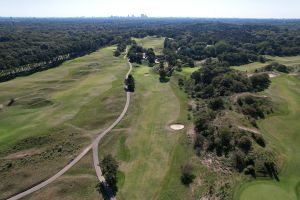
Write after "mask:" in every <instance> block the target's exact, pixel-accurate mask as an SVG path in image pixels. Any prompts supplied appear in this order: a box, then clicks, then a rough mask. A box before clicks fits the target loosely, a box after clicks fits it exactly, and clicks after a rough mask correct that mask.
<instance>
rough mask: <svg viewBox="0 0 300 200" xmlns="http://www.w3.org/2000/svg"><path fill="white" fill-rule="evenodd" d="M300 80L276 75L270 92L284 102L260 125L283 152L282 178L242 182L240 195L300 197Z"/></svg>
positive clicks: (246, 198) (247, 197) (265, 199)
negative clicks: (277, 180) (278, 179)
mask: <svg viewBox="0 0 300 200" xmlns="http://www.w3.org/2000/svg"><path fill="white" fill-rule="evenodd" d="M299 87H300V80H299V78H297V77H294V76H290V75H281V76H279V77H277V78H274V79H272V85H271V87H270V88H269V89H268V90H267V91H266V94H267V95H269V96H271V97H272V99H273V101H274V102H276V103H278V105H280V106H279V107H278V108H277V109H278V110H279V112H277V113H275V114H274V115H272V116H269V117H267V119H265V120H261V121H259V127H260V128H261V131H262V132H263V134H264V135H265V137H266V139H267V140H268V141H269V145H272V146H274V148H275V149H277V150H278V151H279V152H281V153H282V155H283V157H284V160H285V164H284V167H283V169H282V171H281V172H280V174H279V178H280V182H276V181H275V180H270V179H258V180H256V181H252V182H249V183H246V184H244V185H242V186H241V188H240V189H239V190H238V192H237V194H236V199H240V200H250V199H263V200H268V199H270V200H271V199H272V200H274V199H278V200H279V199H280V200H281V199H287V200H289V199H291V200H296V199H299V194H300V193H299V184H300V171H299V168H300V151H299V144H300V135H299V131H300V124H299V118H300V109H299V105H300V90H299Z"/></svg>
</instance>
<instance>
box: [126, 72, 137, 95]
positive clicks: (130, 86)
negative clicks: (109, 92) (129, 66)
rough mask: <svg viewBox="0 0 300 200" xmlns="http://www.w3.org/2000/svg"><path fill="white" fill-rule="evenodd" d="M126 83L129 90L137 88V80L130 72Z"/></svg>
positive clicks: (132, 90)
mask: <svg viewBox="0 0 300 200" xmlns="http://www.w3.org/2000/svg"><path fill="white" fill-rule="evenodd" d="M125 84H126V86H127V91H129V92H134V90H135V81H134V78H133V76H132V75H131V74H129V76H128V78H127V79H126V80H125Z"/></svg>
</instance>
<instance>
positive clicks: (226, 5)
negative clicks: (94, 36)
mask: <svg viewBox="0 0 300 200" xmlns="http://www.w3.org/2000/svg"><path fill="white" fill-rule="evenodd" d="M142 13H143V14H146V15H148V16H150V17H204V18H300V0H0V16H1V17H83V16H85V17H108V16H111V15H113V16H127V15H128V14H130V15H132V14H134V15H136V16H137V15H140V14H142Z"/></svg>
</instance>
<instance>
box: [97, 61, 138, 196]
mask: <svg viewBox="0 0 300 200" xmlns="http://www.w3.org/2000/svg"><path fill="white" fill-rule="evenodd" d="M128 64H129V68H130V69H129V71H128V73H127V74H126V79H127V78H128V76H129V74H130V73H131V71H132V64H131V63H130V62H129V61H128ZM126 99H127V100H126V104H125V107H124V110H123V112H122V113H121V115H120V116H119V117H118V119H117V120H116V121H115V122H114V123H113V124H112V125H111V126H110V127H109V128H108V129H106V130H105V131H104V132H103V133H102V134H101V135H99V136H98V138H96V140H95V141H94V142H93V144H92V148H93V162H94V167H95V171H96V174H97V177H98V180H99V181H100V182H101V183H106V181H105V178H104V177H103V175H102V171H101V168H100V165H99V155H98V152H99V150H98V147H99V142H100V141H101V140H102V138H103V137H105V135H106V134H107V133H109V132H110V131H111V130H112V129H113V128H114V127H115V126H116V125H117V124H118V123H120V121H121V120H122V119H123V118H124V116H125V114H126V113H127V110H128V108H129V104H130V92H126ZM110 199H111V200H115V199H116V198H115V197H114V196H113V195H111V198H110Z"/></svg>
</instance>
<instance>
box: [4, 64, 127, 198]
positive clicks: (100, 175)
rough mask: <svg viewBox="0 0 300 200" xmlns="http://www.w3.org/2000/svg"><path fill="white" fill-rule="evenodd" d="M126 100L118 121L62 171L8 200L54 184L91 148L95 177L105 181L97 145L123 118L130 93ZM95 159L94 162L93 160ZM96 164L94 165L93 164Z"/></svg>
mask: <svg viewBox="0 0 300 200" xmlns="http://www.w3.org/2000/svg"><path fill="white" fill-rule="evenodd" d="M128 63H129V68H130V69H129V71H128V73H127V74H126V78H127V77H128V76H129V74H130V73H131V70H132V65H131V63H130V62H129V61H128ZM126 95H127V100H126V104H125V107H124V110H123V112H122V113H121V115H120V116H119V117H118V119H117V120H116V121H115V122H114V123H113V124H112V125H111V126H110V127H109V128H108V129H106V130H105V131H104V132H102V133H101V134H100V135H99V136H98V137H97V138H96V139H95V140H94V141H93V143H92V144H90V145H89V146H88V147H86V148H85V149H84V150H83V151H82V152H81V153H80V154H79V155H78V156H77V157H76V158H75V159H74V160H72V162H70V163H69V164H68V165H66V166H65V167H64V168H63V169H62V170H60V171H59V172H58V173H57V174H55V175H54V176H52V177H50V178H49V179H47V180H45V181H43V182H41V183H39V184H38V185H36V186H34V187H32V188H30V189H28V190H26V191H24V192H21V193H19V194H17V195H15V196H13V197H11V198H9V199H8V200H18V199H21V198H23V197H25V196H27V195H29V194H31V193H33V192H36V191H38V190H40V189H42V188H44V187H46V186H47V185H49V184H50V183H52V182H54V181H55V180H56V179H57V178H59V177H60V176H62V175H63V174H64V173H66V172H67V171H68V170H69V169H70V168H71V167H73V166H74V165H75V164H76V163H77V162H79V161H80V160H81V159H82V158H83V157H84V156H85V155H86V154H87V153H88V152H89V151H90V150H91V149H92V148H93V157H94V166H95V170H96V173H97V177H98V179H99V180H100V181H101V182H102V181H105V180H104V179H103V177H102V173H101V169H100V167H99V166H98V163H99V158H98V145H99V142H100V141H101V140H102V139H103V138H104V137H105V136H106V135H107V134H108V133H109V132H110V131H111V130H112V129H113V128H114V127H115V126H116V125H117V124H118V123H119V122H120V121H121V120H122V118H123V117H124V116H125V114H126V112H127V110H128V107H129V103H130V93H129V92H127V93H126ZM95 158H96V160H95ZM95 163H96V164H95Z"/></svg>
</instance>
